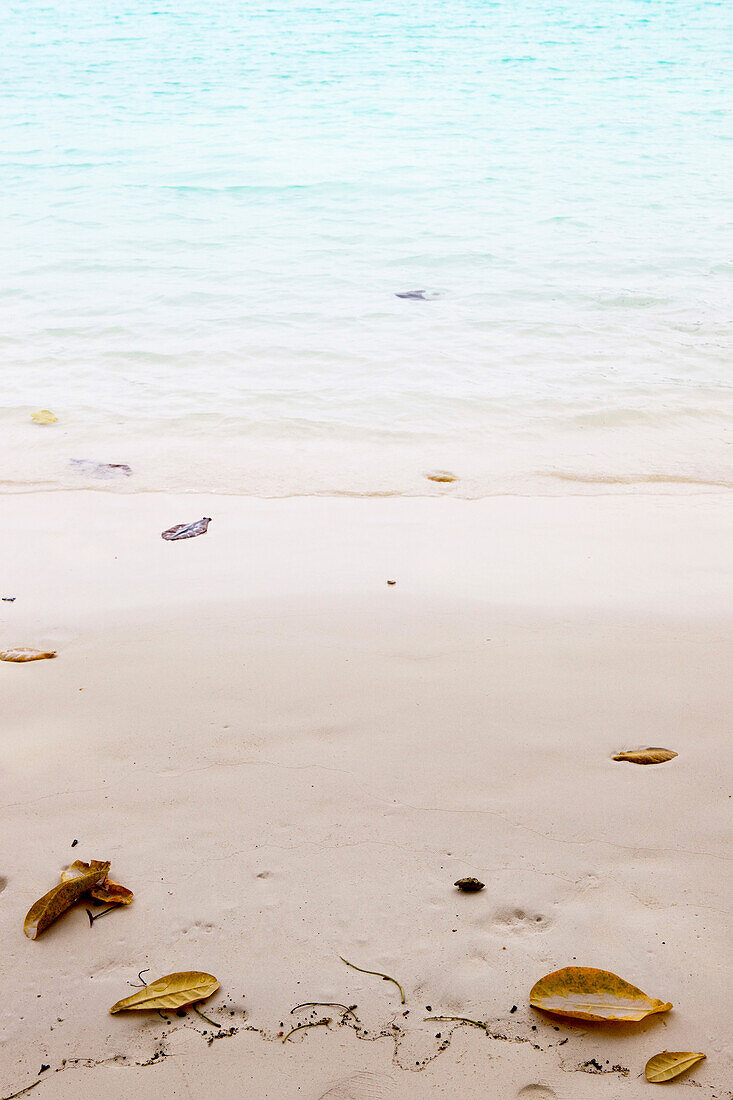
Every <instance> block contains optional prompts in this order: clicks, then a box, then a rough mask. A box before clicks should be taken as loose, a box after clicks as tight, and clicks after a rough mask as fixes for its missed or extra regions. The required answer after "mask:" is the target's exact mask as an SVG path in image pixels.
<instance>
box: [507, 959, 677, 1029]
mask: <svg viewBox="0 0 733 1100" xmlns="http://www.w3.org/2000/svg"><path fill="white" fill-rule="evenodd" d="M529 1003H530V1004H531V1005H532V1006H533V1007H534V1008H541V1009H542V1010H543V1011H544V1012H553V1013H555V1015H556V1016H572V1017H574V1018H575V1019H578V1020H643V1019H644V1017H645V1016H651V1015H652V1013H654V1012H669V1010H670V1009H671V1007H672V1005H671V1004H669V1003H668V1002H666V1001H657V1000H656V999H655V998H653V997H647V995H646V993H642V991H641V990H640V989H637V988H636V986H635V985H630V984H629V982H626V981H624V979H623V978H619V976H618V974H612V973H611V972H610V970H597V969H596V968H595V967H594V966H564V967H563V968H562V970H555V971H554V972H553V973H552V974H547V975H545V977H544V978H540V980H539V981H538V982H536V983H535V985H533V986H532V990H531V992H530V994H529Z"/></svg>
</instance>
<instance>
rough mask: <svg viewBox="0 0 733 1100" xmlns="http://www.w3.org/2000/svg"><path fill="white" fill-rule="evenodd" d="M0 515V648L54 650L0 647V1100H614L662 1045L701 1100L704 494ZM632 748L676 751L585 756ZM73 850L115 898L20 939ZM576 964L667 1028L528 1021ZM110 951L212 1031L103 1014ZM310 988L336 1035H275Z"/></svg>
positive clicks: (725, 646) (724, 731)
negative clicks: (182, 990) (48, 656)
mask: <svg viewBox="0 0 733 1100" xmlns="http://www.w3.org/2000/svg"><path fill="white" fill-rule="evenodd" d="M3 499H4V505H5V517H6V518H5V539H4V540H3V545H2V548H1V549H0V576H2V581H1V582H0V584H1V586H2V589H3V590H2V592H0V595H3V596H5V595H10V596H13V595H14V596H15V603H12V604H7V603H2V604H0V642H1V644H2V645H3V646H4V645H31V646H34V645H37V646H43V647H51V648H55V649H57V650H58V657H57V658H56V659H55V660H53V661H46V662H38V663H37V664H34V665H30V666H13V665H8V664H4V663H3V664H0V680H1V682H2V689H3V694H4V698H5V718H6V730H7V733H6V737H5V739H4V751H3V756H4V766H5V772H6V790H7V792H8V798H7V801H6V805H5V807H4V810H3V835H4V837H5V840H6V845H5V847H6V858H5V864H4V867H3V869H2V873H3V875H4V876H5V878H6V880H7V882H6V885H5V889H4V890H3V891H2V894H1V895H0V901H1V902H2V906H1V907H0V916H1V919H2V928H3V932H4V942H5V943H6V945H7V953H6V959H5V964H4V966H5V974H4V992H5V996H4V1006H3V1007H4V1012H3V1016H4V1024H5V1028H4V1032H5V1034H4V1037H3V1039H2V1045H1V1046H0V1066H1V1067H2V1077H1V1078H0V1093H1V1094H2V1095H3V1096H6V1095H9V1094H11V1093H12V1092H14V1091H16V1090H18V1089H22V1088H23V1087H25V1086H29V1085H32V1084H34V1082H35V1081H36V1080H39V1081H40V1084H39V1085H38V1087H37V1088H34V1090H33V1096H34V1097H39V1098H43V1097H48V1098H51V1100H53V1098H56V1097H58V1098H59V1100H67V1098H71V1097H75V1096H77V1095H78V1093H79V1090H80V1088H82V1087H84V1088H86V1087H89V1086H91V1087H93V1088H97V1089H104V1090H106V1091H107V1092H108V1094H114V1095H115V1096H116V1097H118V1096H119V1097H120V1098H122V1100H125V1098H127V1097H130V1100H132V1097H139V1096H147V1095H151V1096H152V1095H160V1094H161V1093H160V1090H161V1089H163V1090H165V1095H171V1096H177V1095H181V1096H186V1095H189V1094H190V1095H204V1094H207V1093H208V1095H216V1096H217V1098H218V1097H222V1098H225V1100H228V1097H230V1096H231V1097H232V1098H233V1097H235V1096H240V1095H241V1094H242V1088H243V1087H244V1089H245V1091H247V1089H249V1091H250V1092H251V1093H252V1095H258V1096H263V1097H272V1100H280V1098H281V1097H288V1098H289V1097H290V1096H292V1097H296V1096H299V1095H302V1096H307V1097H311V1096H312V1097H313V1098H314V1100H315V1098H318V1097H323V1098H325V1097H331V1098H332V1100H346V1098H347V1097H357V1098H358V1100H362V1098H364V1100H367V1098H370V1097H380V1098H381V1097H403V1096H404V1097H422V1096H425V1095H436V1096H441V1095H445V1096H453V1095H457V1094H458V1093H460V1094H461V1095H465V1096H469V1097H472V1096H476V1097H477V1098H478V1097H484V1096H486V1095H487V1094H488V1095H496V1096H497V1097H501V1098H502V1100H503V1098H504V1097H510V1098H511V1097H515V1096H517V1097H519V1096H521V1097H523V1098H524V1097H531V1098H533V1100H547V1098H552V1097H553V1096H554V1097H558V1098H562V1100H565V1098H570V1100H575V1098H577V1100H586V1097H587V1096H589V1095H590V1093H591V1092H592V1094H593V1095H594V1096H599V1097H602V1098H608V1100H618V1098H619V1096H624V1097H626V1096H628V1097H630V1098H632V1100H633V1098H636V1097H641V1096H645V1095H649V1094H650V1092H649V1090H650V1086H649V1085H647V1084H646V1082H644V1081H643V1078H642V1079H639V1077H638V1074H639V1073H640V1072H642V1071H643V1066H644V1063H645V1061H646V1059H647V1058H648V1057H650V1056H651V1054H653V1053H656V1052H657V1051H658V1050H661V1049H663V1048H665V1047H666V1048H669V1049H685V1050H700V1051H706V1052H707V1055H708V1058H707V1061H705V1062H703V1063H702V1064H701V1065H700V1066H698V1067H696V1068H695V1069H694V1070H693V1071H692V1073H691V1074H690V1075H689V1077H688V1078H683V1079H682V1080H681V1081H680V1082H679V1083H676V1082H675V1083H672V1084H670V1085H668V1086H667V1090H668V1093H669V1094H670V1095H671V1096H672V1097H675V1096H677V1097H680V1098H681V1097H683V1096H686V1095H687V1091H686V1089H687V1086H688V1085H689V1084H690V1083H691V1082H696V1083H698V1084H699V1085H701V1086H703V1087H704V1088H705V1089H706V1091H708V1093H709V1092H710V1090H711V1089H712V1094H713V1095H715V1096H717V1097H721V1098H722V1097H729V1096H731V1095H733V1093H731V1092H730V1091H727V1090H726V1088H725V1087H724V1085H723V1082H725V1081H726V1080H729V1079H730V1070H731V1064H732V1060H731V1049H730V1045H729V1044H727V1043H726V1041H725V1040H724V1039H723V1038H722V1037H721V1033H720V1026H719V1021H720V1019H721V1018H722V1017H723V1016H724V1013H725V1011H726V1001H727V990H726V987H725V976H724V974H723V973H722V969H723V968H722V967H720V966H719V960H720V958H723V957H725V956H726V953H727V952H728V951H729V948H730V940H729V934H728V931H727V928H726V924H725V920H724V908H725V902H726V897H727V888H728V884H727V882H726V880H725V875H724V873H721V872H722V871H723V870H724V868H725V866H726V862H725V861H726V860H727V859H728V858H729V856H728V838H727V831H726V821H725V819H726V814H725V811H726V809H727V808H728V807H729V805H730V803H729V794H728V790H727V788H726V786H725V777H726V760H727V761H728V763H729V762H730V753H731V749H730V738H729V735H728V734H729V729H730V718H731V710H732V707H731V701H730V692H729V690H728V687H727V677H728V670H729V668H730V660H731V657H733V602H732V601H731V596H732V595H733V567H732V566H731V565H730V563H729V550H728V548H729V546H730V545H731V535H732V534H733V509H732V508H731V506H730V503H729V501H728V497H727V495H726V494H715V495H699V496H684V497H682V496H673V497H667V496H664V495H661V494H660V495H658V496H657V495H655V496H654V497H653V498H649V497H644V498H640V497H637V496H624V497H617V496H600V497H567V498H533V499H530V498H490V499H489V500H483V501H461V500H451V501H445V500H441V501H440V502H439V503H438V502H436V501H435V500H432V499H415V498H400V499H399V500H395V499H386V500H375V499H373V498H372V499H354V498H314V497H310V498H290V499H280V500H261V499H257V498H251V497H244V498H242V497H223V496H220V495H207V496H197V497H194V496H190V495H185V496H174V495H169V494H165V493H160V494H152V493H151V494H135V495H131V494H127V493H124V494H116V493H106V492H99V493H94V492H92V491H89V490H80V491H79V492H77V493H75V494H69V493H56V492H53V493H47V494H40V493H30V494H11V495H6V496H5V497H4V498H3ZM201 515H207V516H212V517H213V518H212V523H211V525H210V528H209V531H208V532H207V534H206V535H203V536H201V537H199V538H195V539H191V540H187V541H185V542H181V543H173V544H171V543H166V542H165V541H163V540H162V539H161V538H160V534H161V532H162V531H163V530H164V529H166V528H168V527H170V526H171V525H172V524H174V523H179V522H184V521H186V522H187V521H191V520H195V519H197V518H199V517H200V516H201ZM388 580H395V581H396V584H395V585H394V586H388V584H387V581H388ZM638 744H660V745H665V746H667V747H669V748H671V749H674V750H675V751H677V752H678V753H679V756H678V758H676V759H675V760H672V761H670V762H669V763H667V764H664V765H659V766H655V767H651V768H643V767H637V766H634V765H629V764H624V763H616V762H613V761H611V759H610V758H611V755H612V754H613V753H614V752H616V751H618V750H619V749H624V748H629V747H634V746H635V745H638ZM72 840H78V844H77V845H75V846H74V847H73V850H72V848H71V842H72ZM75 858H80V859H85V860H88V859H90V858H95V859H110V860H111V861H112V875H113V877H114V878H115V879H116V880H117V881H121V882H123V883H124V884H125V885H127V886H129V887H130V888H131V889H132V890H133V891H134V892H135V900H134V901H133V903H132V905H131V906H130V907H129V909H126V910H124V911H120V912H118V913H111V914H110V915H109V916H107V917H105V919H104V920H103V921H102V922H101V924H97V923H95V925H94V927H90V926H89V924H88V922H87V918H86V916H85V914H84V912H83V906H82V907H81V908H79V909H78V910H77V911H74V912H71V913H68V914H67V915H66V916H64V917H62V918H61V919H60V920H59V921H58V922H57V923H56V924H55V925H54V926H52V927H51V928H50V929H49V930H48V931H47V932H45V933H44V935H43V936H42V937H40V938H39V940H38V942H35V943H32V942H30V941H28V940H26V939H25V938H24V936H23V933H22V920H23V916H24V914H25V911H26V910H27V908H28V906H29V904H30V903H31V901H33V900H34V899H35V898H36V897H38V896H40V894H41V893H43V892H44V891H45V890H47V889H49V888H50V887H51V885H53V882H54V881H55V880H56V877H57V875H58V872H59V870H60V869H61V867H63V866H64V865H65V864H66V863H70V862H71V861H72V860H73V859H75ZM463 875H477V876H478V877H480V878H481V879H482V881H484V882H485V883H486V888H485V889H484V890H483V891H482V892H481V893H480V894H477V895H465V896H464V895H460V894H459V893H458V891H456V890H455V889H454V887H453V882H454V881H455V880H456V879H457V878H458V877H461V876H463ZM339 955H343V956H344V957H345V958H347V959H349V960H352V961H354V962H355V963H357V964H358V965H359V966H362V967H367V968H371V969H375V970H378V971H383V972H385V973H388V974H391V975H395V976H396V977H397V978H398V979H399V981H400V982H401V983H402V984H403V986H404V989H405V993H406V998H407V1004H406V1005H405V1006H401V1005H400V1004H399V995H398V994H396V990H395V989H394V987H393V986H390V985H386V984H385V983H382V982H381V981H380V980H379V979H378V978H374V977H368V976H366V975H364V974H359V973H356V972H354V971H353V970H350V969H348V968H347V967H345V966H344V965H343V963H342V962H340V961H339V958H338V956H339ZM573 962H576V963H577V965H588V966H600V967H605V968H607V969H610V970H613V971H614V972H616V973H619V974H621V975H622V976H623V977H625V978H626V979H627V980H629V981H631V982H633V983H635V984H638V985H639V986H640V987H641V988H643V989H644V990H646V991H647V992H648V993H650V994H651V995H652V996H659V997H664V998H667V999H669V1000H670V1001H672V1002H673V1004H674V1010H673V1011H672V1012H671V1013H670V1014H669V1015H668V1017H666V1018H665V1019H664V1020H660V1019H659V1018H658V1017H652V1018H651V1019H649V1020H647V1021H644V1022H643V1023H641V1024H637V1025H617V1026H615V1027H614V1026H611V1025H588V1024H585V1025H582V1026H578V1024H572V1022H569V1021H562V1020H553V1019H551V1018H548V1017H545V1016H542V1015H541V1014H540V1013H538V1012H536V1011H534V1010H532V1009H531V1008H530V1007H529V1005H528V994H529V989H530V987H531V985H532V984H533V982H534V981H536V980H537V979H538V978H539V977H541V976H542V975H543V974H545V973H547V972H549V971H551V970H554V969H557V968H558V967H560V966H564V965H571V964H573ZM144 967H150V970H151V973H150V974H148V975H147V978H149V979H152V978H154V977H158V976H160V975H162V974H166V973H170V972H172V971H174V970H179V969H181V970H182V969H195V970H206V971H209V972H211V973H212V974H214V975H216V977H217V978H218V979H219V981H220V982H221V989H220V991H219V992H218V993H217V994H216V995H215V996H214V997H212V998H211V1000H210V1001H207V1002H206V1005H204V1006H203V1011H204V1012H205V1013H206V1014H207V1016H211V1017H213V1018H214V1019H215V1020H217V1021H222V1022H223V1024H224V1025H225V1029H227V1030H228V1029H229V1028H230V1027H234V1028H236V1033H235V1034H227V1035H223V1036H222V1038H221V1039H217V1040H215V1041H213V1042H211V1043H210V1042H209V1041H208V1040H209V1038H210V1037H211V1036H206V1035H203V1034H202V1032H203V1031H204V1030H206V1025H205V1024H204V1023H203V1022H202V1021H201V1020H199V1019H198V1018H196V1017H195V1016H192V1015H191V1014H190V1013H189V1014H188V1016H187V1017H186V1018H185V1019H177V1018H176V1017H175V1016H172V1017H171V1023H170V1024H164V1023H163V1021H162V1020H161V1019H160V1018H159V1017H158V1016H156V1015H155V1014H154V1013H153V1014H150V1017H148V1016H147V1014H146V1015H145V1016H142V1015H141V1016H138V1017H135V1016H133V1015H130V1016H126V1017H121V1016H120V1017H118V1016H115V1017H111V1016H110V1015H109V1012H108V1009H109V1006H110V1005H111V1004H113V1003H114V1002H115V1001H116V1000H118V999H119V998H120V997H123V996H125V995H126V993H129V992H132V991H131V990H130V989H129V986H128V985H127V983H128V982H135V981H136V980H137V979H136V975H137V972H138V970H140V969H141V968H144ZM311 1000H316V1001H329V1002H330V1001H334V1002H341V1003H343V1004H345V1005H347V1006H348V1005H352V1004H357V1005H358V1008H357V1014H358V1016H359V1020H360V1028H361V1031H358V1030H355V1029H354V1028H351V1027H350V1026H349V1025H348V1024H346V1025H339V1023H338V1020H337V1019H336V1020H334V1022H332V1024H331V1025H329V1026H328V1027H326V1026H325V1025H324V1026H319V1027H318V1028H316V1029H314V1030H310V1031H308V1032H306V1034H305V1035H303V1036H295V1037H293V1040H291V1041H289V1042H287V1043H285V1044H283V1043H282V1041H281V1037H280V1036H279V1035H278V1032H279V1031H281V1030H283V1026H282V1025H283V1024H286V1023H287V1022H288V1020H293V1019H294V1017H293V1015H292V1013H291V1009H292V1008H293V1006H295V1005H297V1004H299V1003H301V1002H303V1001H311ZM225 1006H226V1007H225ZM428 1006H430V1009H428ZM513 1006H517V1007H516V1010H515V1009H514V1007H513ZM232 1013H233V1015H232ZM405 1013H408V1014H407V1015H405ZM431 1014H446V1015H456V1016H466V1017H471V1018H474V1019H481V1020H485V1021H487V1024H488V1025H489V1026H488V1028H487V1030H486V1032H484V1031H483V1030H480V1029H477V1028H474V1027H470V1026H461V1025H459V1024H453V1025H436V1024H431V1023H426V1022H425V1021H424V1020H423V1017H424V1016H428V1015H431ZM306 1018H308V1017H307V1014H306ZM303 1022H306V1019H304V1021H303ZM290 1026H292V1024H291V1025H290ZM557 1028H559V1031H558V1030H556V1029H557ZM284 1030H285V1031H286V1030H287V1027H286V1028H284ZM438 1032H439V1033H440V1038H436V1034H437V1033H438ZM565 1040H567V1041H565ZM444 1044H445V1045H444ZM560 1044H562V1045H560ZM535 1047H539V1048H540V1049H535ZM64 1059H65V1060H66V1061H65V1063H64ZM36 1063H38V1064H36ZM41 1064H44V1065H48V1066H49V1067H50V1068H49V1069H48V1070H45V1071H44V1072H43V1074H42V1076H41V1077H40V1078H39V1077H38V1069H39V1066H40V1065H41ZM596 1064H597V1065H600V1067H601V1069H600V1070H598V1069H596V1068H595V1067H596ZM589 1074H591V1075H592V1076H593V1079H592V1081H591V1080H590V1077H589V1076H588V1075H589ZM492 1090H493V1092H492Z"/></svg>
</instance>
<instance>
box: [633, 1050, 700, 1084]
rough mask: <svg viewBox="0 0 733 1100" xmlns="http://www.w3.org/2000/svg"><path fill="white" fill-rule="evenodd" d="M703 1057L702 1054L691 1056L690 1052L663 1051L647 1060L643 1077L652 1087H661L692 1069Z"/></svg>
mask: <svg viewBox="0 0 733 1100" xmlns="http://www.w3.org/2000/svg"><path fill="white" fill-rule="evenodd" d="M704 1057H705V1055H704V1054H693V1053H692V1051H690V1050H663V1051H662V1053H661V1054H655V1055H654V1057H653V1058H650V1059H649V1061H648V1062H647V1064H646V1068H645V1070H644V1075H645V1077H646V1079H647V1081H651V1082H652V1084H653V1085H661V1084H663V1083H664V1082H665V1081H672V1080H674V1078H675V1077H679V1075H680V1074H681V1073H685V1071H686V1070H688V1069H692V1067H693V1066H696V1065H697V1063H698V1062H702V1060H703V1058H704Z"/></svg>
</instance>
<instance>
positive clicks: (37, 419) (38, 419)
mask: <svg viewBox="0 0 733 1100" xmlns="http://www.w3.org/2000/svg"><path fill="white" fill-rule="evenodd" d="M31 420H32V421H33V423H34V424H55V423H56V422H57V420H58V417H57V416H54V415H53V413H52V412H51V411H50V410H49V409H39V410H38V412H34V413H31Z"/></svg>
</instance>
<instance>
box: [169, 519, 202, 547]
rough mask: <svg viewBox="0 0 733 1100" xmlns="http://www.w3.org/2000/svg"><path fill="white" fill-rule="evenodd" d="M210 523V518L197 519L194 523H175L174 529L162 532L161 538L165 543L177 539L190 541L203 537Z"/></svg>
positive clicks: (170, 528)
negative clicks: (198, 536) (199, 536)
mask: <svg viewBox="0 0 733 1100" xmlns="http://www.w3.org/2000/svg"><path fill="white" fill-rule="evenodd" d="M210 523H211V517H210V516H204V518H203V519H197V520H196V522H195V523H177V524H176V526H175V527H169V528H168V530H167V531H164V532H163V534H162V535H161V538H164V539H166V541H167V542H175V541H176V540H177V539H192V538H195V537H196V535H205V534H206V531H207V529H208V526H209V524H210Z"/></svg>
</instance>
